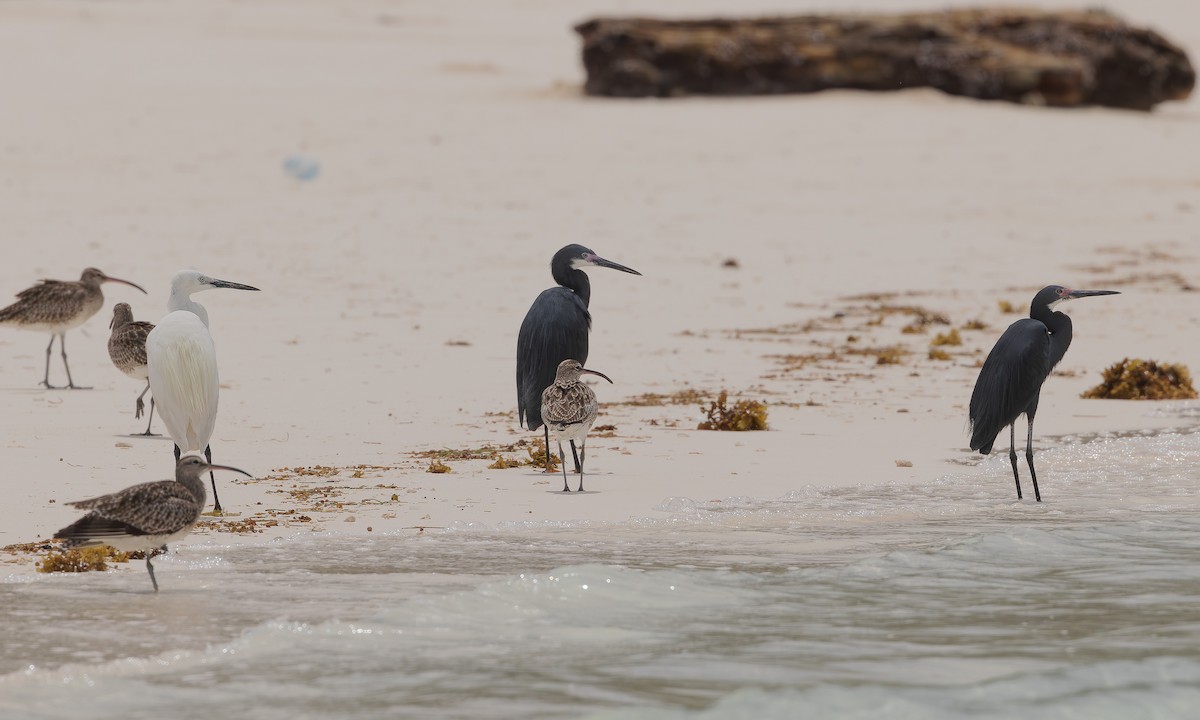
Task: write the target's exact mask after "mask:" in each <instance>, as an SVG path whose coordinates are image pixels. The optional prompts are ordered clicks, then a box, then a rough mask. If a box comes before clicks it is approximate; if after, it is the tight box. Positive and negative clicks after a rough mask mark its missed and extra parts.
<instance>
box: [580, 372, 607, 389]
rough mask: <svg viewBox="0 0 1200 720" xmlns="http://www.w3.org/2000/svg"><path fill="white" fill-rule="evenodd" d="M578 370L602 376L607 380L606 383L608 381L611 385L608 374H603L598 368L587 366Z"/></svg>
mask: <svg viewBox="0 0 1200 720" xmlns="http://www.w3.org/2000/svg"><path fill="white" fill-rule="evenodd" d="M579 372H580V373H586V374H588V375H599V376H600V377H602V378H604V379H605V380H607V381H608V383H609V384H610V385H612V384H613V381H612V378H610V377H609V376H607V375H605V374H604V373H602V372H600V371H599V370H588V369H587V368H580V370H579Z"/></svg>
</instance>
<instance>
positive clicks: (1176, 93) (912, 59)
mask: <svg viewBox="0 0 1200 720" xmlns="http://www.w3.org/2000/svg"><path fill="white" fill-rule="evenodd" d="M575 31H576V32H577V33H579V35H580V36H581V37H582V39H583V65H584V68H585V69H586V71H587V81H586V84H585V85H584V90H585V92H587V93H588V94H589V95H605V96H611V97H676V96H681V95H696V94H703V95H776V94H780V93H808V92H817V91H821V90H827V89H833V88H852V89H859V90H899V89H902V88H914V87H932V88H936V89H938V90H941V91H943V92H946V93H949V94H951V95H965V96H968V97H973V98H979V99H983V100H1005V101H1009V102H1015V103H1023V104H1028V105H1050V106H1055V107H1078V106H1086V105H1104V106H1111V107H1121V108H1129V109H1134V110H1149V109H1151V108H1152V107H1154V106H1155V105H1157V104H1158V103H1160V102H1163V101H1166V100H1183V99H1185V98H1187V97H1188V95H1189V94H1190V93H1191V91H1192V88H1193V86H1194V85H1195V82H1196V73H1195V70H1194V69H1193V68H1192V65H1191V63H1190V62H1189V60H1188V57H1187V54H1186V53H1185V52H1184V51H1183V50H1182V49H1181V48H1179V47H1178V46H1176V45H1174V44H1172V43H1171V42H1170V41H1168V40H1166V39H1165V38H1164V37H1163V36H1161V35H1159V34H1158V33H1156V32H1154V31H1152V30H1148V29H1145V28H1140V27H1134V26H1131V25H1128V24H1126V23H1125V22H1124V21H1122V20H1121V19H1120V18H1118V17H1117V16H1115V15H1113V14H1111V13H1109V12H1107V11H1104V10H1076V11H1042V10H1034V9H1012V8H984V9H956V10H945V11H935V12H917V13H905V14H883V13H880V14H866V13H862V14H837V15H802V16H793V17H764V18H748V19H734V18H727V19H721V18H714V19H697V20H660V19H652V18H639V17H624V18H622V17H611V18H597V19H593V20H588V21H587V22H584V23H581V24H580V25H577V26H576V27H575Z"/></svg>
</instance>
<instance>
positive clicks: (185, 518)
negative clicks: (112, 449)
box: [54, 480, 201, 545]
mask: <svg viewBox="0 0 1200 720" xmlns="http://www.w3.org/2000/svg"><path fill="white" fill-rule="evenodd" d="M67 504H68V505H72V506H74V507H78V508H82V509H84V510H91V512H89V513H88V514H87V515H85V516H83V517H82V518H80V519H79V520H77V521H76V522H74V523H72V524H71V525H69V526H67V527H65V528H63V529H62V530H59V531H58V532H57V533H55V535H54V537H56V538H65V539H67V540H68V542H69V544H71V545H87V544H96V543H103V542H107V541H109V540H113V539H116V538H119V537H131V536H137V535H164V534H170V533H173V532H177V531H179V530H180V529H181V528H183V527H185V526H187V525H188V524H190V523H192V522H195V520H196V518H197V517H199V515H200V511H201V507H200V504H199V503H198V502H196V498H195V496H193V495H192V493H191V492H190V491H189V490H188V489H187V488H186V487H184V486H183V485H182V484H180V483H177V482H175V481H174V480H159V481H157V482H149V483H142V484H141V485H134V486H132V487H128V488H125V489H124V490H121V491H119V492H115V493H112V494H109V495H101V496H100V497H98V498H92V499H91V500H81V501H79V502H73V503H67Z"/></svg>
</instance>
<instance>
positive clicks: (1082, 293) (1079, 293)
mask: <svg viewBox="0 0 1200 720" xmlns="http://www.w3.org/2000/svg"><path fill="white" fill-rule="evenodd" d="M1120 294H1121V293H1120V292H1118V291H1116V290H1072V291H1071V294H1070V295H1068V296H1067V297H1069V298H1072V299H1074V298H1082V297H1095V296H1097V295H1120Z"/></svg>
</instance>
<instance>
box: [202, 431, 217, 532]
mask: <svg viewBox="0 0 1200 720" xmlns="http://www.w3.org/2000/svg"><path fill="white" fill-rule="evenodd" d="M204 459H205V460H208V464H209V465H212V445H209V446H207V447H205V448H204ZM208 480H209V482H211V483H212V489H213V515H220V514H221V499H220V498H218V497H217V476H216V475H214V474H213V471H212V470H209V471H208Z"/></svg>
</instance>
